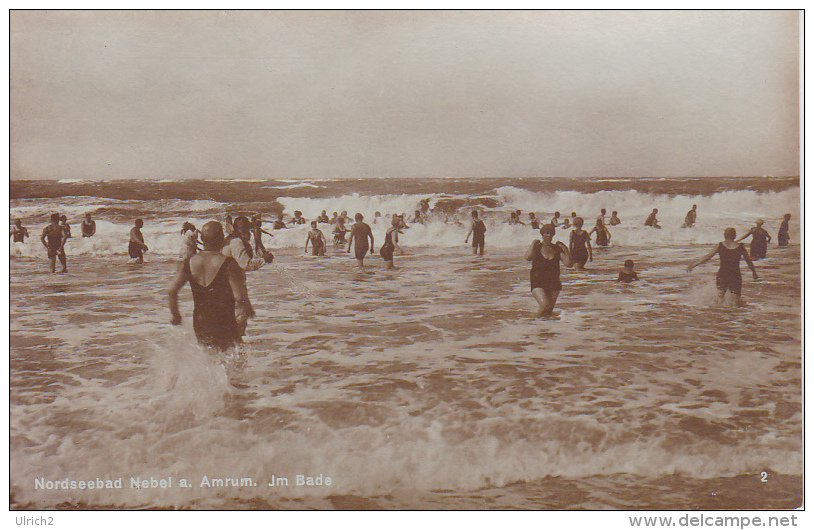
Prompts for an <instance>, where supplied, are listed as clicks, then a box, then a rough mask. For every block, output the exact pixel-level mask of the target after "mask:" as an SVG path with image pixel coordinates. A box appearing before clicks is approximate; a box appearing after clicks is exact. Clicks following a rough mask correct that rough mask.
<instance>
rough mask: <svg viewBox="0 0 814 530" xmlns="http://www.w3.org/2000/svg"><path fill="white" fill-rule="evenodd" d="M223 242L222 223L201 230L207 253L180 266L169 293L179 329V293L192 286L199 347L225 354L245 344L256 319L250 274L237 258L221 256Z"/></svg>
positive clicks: (193, 323) (186, 260)
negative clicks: (250, 324)
mask: <svg viewBox="0 0 814 530" xmlns="http://www.w3.org/2000/svg"><path fill="white" fill-rule="evenodd" d="M223 239H224V237H223V227H222V226H221V224H220V223H218V222H217V221H210V222H208V223H206V224H205V225H204V226H203V228H201V241H202V242H203V246H204V248H203V250H202V251H201V252H198V253H197V254H195V255H194V256H192V257H190V258H187V259H185V260H183V261H182V262H181V263H179V264H178V270H177V272H176V275H175V278H174V279H173V281H172V283H171V284H170V288H169V290H168V294H169V301H170V313H171V314H172V324H173V325H178V324H180V323H181V313H180V312H179V310H178V292H179V291H180V290H181V287H183V286H184V284H185V283H187V282H189V287H190V288H191V289H192V300H193V301H194V305H195V309H194V311H193V313H192V328H193V329H194V330H195V336H196V337H197V339H198V343H200V344H202V345H204V346H208V347H211V348H215V349H217V350H221V351H223V350H227V349H229V348H231V347H233V346H236V345H238V344H241V343H242V342H243V339H242V335H243V334H244V333H245V330H246V322H247V320H248V319H249V318H251V317H252V316H254V310H253V309H252V305H251V302H250V301H249V294H248V292H247V290H246V273H245V272H243V269H242V268H241V267H240V265H239V264H238V263H237V261H236V260H235V259H234V258H232V257H227V256H224V255H223V254H221V251H220V249H221V247H222V246H223Z"/></svg>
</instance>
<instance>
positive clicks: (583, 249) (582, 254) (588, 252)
mask: <svg viewBox="0 0 814 530" xmlns="http://www.w3.org/2000/svg"><path fill="white" fill-rule="evenodd" d="M584 222H585V221H584V220H583V219H582V217H577V218H576V219H574V229H573V230H572V231H571V239H570V241H569V243H568V246H569V250H570V251H571V259H572V261H573V262H574V269H576V270H578V271H584V270H585V264H586V263H587V262H589V261H593V260H594V254H593V249H591V235H590V234H589V233H588V232H586V231H585V230H583V229H582V225H583V223H584Z"/></svg>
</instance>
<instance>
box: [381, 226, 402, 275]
mask: <svg viewBox="0 0 814 530" xmlns="http://www.w3.org/2000/svg"><path fill="white" fill-rule="evenodd" d="M390 223H391V226H390V227H389V228H388V229H387V232H386V233H385V234H384V245H382V248H381V249H380V250H379V254H381V256H382V259H384V262H385V264H386V267H385V268H386V269H395V267H394V266H393V252H394V251H396V250H398V251H399V252H401V247H399V224H400V219H399V217H398V216H397V215H394V216H393V218H392V219H391V220H390Z"/></svg>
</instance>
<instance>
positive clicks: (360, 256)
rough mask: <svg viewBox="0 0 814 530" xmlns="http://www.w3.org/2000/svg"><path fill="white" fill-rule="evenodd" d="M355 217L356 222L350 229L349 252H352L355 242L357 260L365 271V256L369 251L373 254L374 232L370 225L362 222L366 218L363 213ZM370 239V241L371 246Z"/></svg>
mask: <svg viewBox="0 0 814 530" xmlns="http://www.w3.org/2000/svg"><path fill="white" fill-rule="evenodd" d="M355 217H356V222H355V223H354V224H353V226H352V227H351V229H350V237H349V238H348V250H347V251H348V252H350V247H351V245H353V243H354V242H355V243H356V244H355V245H354V252H355V253H356V260H357V262H358V263H359V268H360V269H362V270H365V255H366V254H367V252H368V250H370V253H371V254H373V231H372V230H371V229H370V225H368V224H367V223H365V222H363V221H362V220H363V219H364V218H365V217H364V216H363V215H362V214H361V213H357V214H356V216H355ZM368 238H369V239H370V245H369V246H368Z"/></svg>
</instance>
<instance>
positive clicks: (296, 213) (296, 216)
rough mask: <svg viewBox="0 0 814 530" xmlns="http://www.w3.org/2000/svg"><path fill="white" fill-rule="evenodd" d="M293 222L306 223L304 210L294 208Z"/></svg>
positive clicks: (296, 223)
mask: <svg viewBox="0 0 814 530" xmlns="http://www.w3.org/2000/svg"><path fill="white" fill-rule="evenodd" d="M291 222H292V223H294V224H295V225H304V224H305V218H303V216H302V212H301V211H299V210H294V219H292V220H291Z"/></svg>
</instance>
